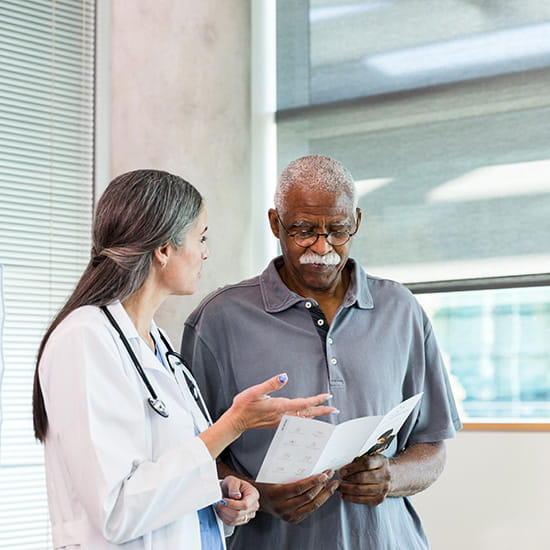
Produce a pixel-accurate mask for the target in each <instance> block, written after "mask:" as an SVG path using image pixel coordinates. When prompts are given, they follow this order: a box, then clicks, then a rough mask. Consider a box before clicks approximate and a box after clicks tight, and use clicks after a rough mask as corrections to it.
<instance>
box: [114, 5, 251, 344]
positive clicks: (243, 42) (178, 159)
mask: <svg viewBox="0 0 550 550" xmlns="http://www.w3.org/2000/svg"><path fill="white" fill-rule="evenodd" d="M111 6H112V12H111V29H112V34H111V40H112V59H111V63H112V66H111V89H112V94H111V95H112V103H111V143H112V146H111V177H114V176H115V175H118V174H120V173H122V172H125V171H127V170H132V169H136V168H159V169H164V170H168V171H172V172H174V173H176V174H179V175H181V176H182V177H184V178H185V179H187V180H189V181H190V182H191V183H193V184H194V185H195V186H196V187H197V188H198V189H199V190H200V191H201V193H202V194H203V195H204V196H205V199H206V207H207V210H208V214H209V231H208V239H209V240H208V245H209V247H210V251H211V258H210V259H209V260H208V261H207V263H206V265H205V267H204V270H203V278H202V280H201V285H200V288H199V291H198V292H197V294H196V295H195V296H192V297H181V298H180V297H177V298H176V297H174V298H170V299H169V300H168V301H167V302H166V303H165V304H164V305H163V307H162V309H161V310H160V311H159V314H158V315H157V320H158V322H159V324H160V325H161V326H163V327H166V329H167V330H168V332H169V334H170V337H171V338H172V341H173V343H174V345H176V346H179V341H180V335H181V328H182V326H183V321H184V319H185V317H186V316H187V314H188V313H189V312H190V311H191V309H192V307H193V306H194V305H195V304H196V303H197V302H198V300H199V298H200V297H201V296H203V295H204V294H205V292H206V291H208V290H211V289H214V288H217V287H218V286H220V285H222V284H224V283H226V282H230V281H236V280H239V279H241V278H242V277H243V276H245V275H244V273H243V266H245V265H247V261H246V260H247V258H248V256H249V253H250V250H249V247H250V240H249V216H250V211H251V204H250V201H251V199H250V197H251V192H250V154H249V149H250V125H251V124H250V92H249V84H250V5H249V1H248V0H232V1H231V2H219V1H217V0H201V1H200V2H198V1H196V0H154V1H151V0H112V2H111Z"/></svg>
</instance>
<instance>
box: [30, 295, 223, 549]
mask: <svg viewBox="0 0 550 550" xmlns="http://www.w3.org/2000/svg"><path fill="white" fill-rule="evenodd" d="M109 310H110V311H111V313H112V314H113V316H114V318H115V319H116V321H117V322H118V323H119V325H120V327H121V328H122V330H123V332H124V334H125V335H126V337H127V338H128V341H129V342H130V344H131V346H132V349H133V350H134V352H135V354H136V356H137V358H138V359H139V361H140V363H141V365H142V367H143V369H144V371H145V373H146V375H147V376H148V378H149V380H150V381H151V384H152V386H153V388H154V389H155V391H156V392H157V394H158V396H159V397H160V398H161V399H162V400H163V401H164V402H165V404H166V407H167V411H168V413H169V417H168V418H162V417H161V416H160V415H158V414H157V413H156V412H154V411H153V410H152V409H151V407H150V406H149V404H148V403H147V397H148V396H149V394H148V392H147V389H146V387H145V385H144V384H143V382H142V380H141V378H140V377H139V375H138V373H137V371H136V368H135V366H134V364H133V363H132V361H131V359H130V357H129V354H128V351H127V350H126V349H125V348H124V345H123V343H122V341H121V339H120V337H119V335H118V333H117V332H116V331H115V329H114V328H113V327H112V325H111V324H110V322H109V321H108V319H107V317H106V316H105V314H104V313H103V312H102V311H101V310H100V309H99V308H98V307H95V306H85V307H81V308H79V309H77V310H75V311H73V312H72V313H71V314H70V315H69V316H68V317H67V318H66V319H65V320H63V322H62V323H61V324H60V325H59V326H58V327H57V328H56V329H55V330H54V332H53V333H52V335H51V336H50V338H49V340H48V343H47V345H46V347H45V349H44V353H43V356H42V359H41V361H40V368H39V376H40V383H41V386H42V392H43V394H44V400H45V404H46V411H47V414H48V419H49V431H48V435H47V437H46V441H45V458H46V479H47V486H48V504H49V509H50V518H51V522H52V535H53V543H54V548H56V549H57V548H68V549H77V548H78V549H80V550H84V549H86V550H91V549H93V550H104V549H114V548H121V547H122V545H124V546H123V547H124V549H127V550H138V549H139V550H174V549H178V548H185V549H186V550H195V549H196V550H200V548H201V544H200V528H199V522H198V517H197V510H198V509H200V508H202V507H204V506H207V505H209V504H212V503H214V502H216V501H217V500H219V499H220V498H221V492H220V487H219V482H218V478H217V473H216V464H215V461H214V460H212V457H211V456H210V453H209V452H208V450H207V448H206V446H205V445H204V443H203V442H202V440H201V439H200V438H198V437H196V436H195V435H194V422H195V423H196V424H197V425H198V428H199V429H200V430H202V429H204V428H206V426H207V424H206V420H205V419H204V417H203V415H202V414H201V412H200V410H199V408H198V407H197V405H196V403H195V400H194V399H193V397H192V396H191V393H190V391H189V389H188V387H187V384H186V383H185V381H184V380H183V379H182V380H179V381H176V379H175V378H174V376H173V375H172V374H171V373H170V372H169V371H168V370H167V369H166V368H164V367H163V366H162V365H161V364H160V362H159V360H158V359H157V358H156V357H155V355H154V354H153V352H152V351H151V349H150V348H149V347H148V346H147V345H146V344H145V342H143V340H141V339H140V338H139V336H138V333H137V331H136V328H135V327H134V325H133V323H132V321H131V320H130V318H129V317H128V315H127V313H126V311H125V310H124V308H123V307H122V306H121V304H120V303H115V304H113V305H111V306H109ZM151 333H152V334H153V337H154V338H155V341H156V342H157V344H158V345H159V347H160V349H161V351H162V352H163V354H164V352H165V351H166V349H165V346H164V344H163V342H162V340H161V338H160V337H159V335H158V329H157V327H156V326H154V325H153V326H152V327H151ZM218 523H219V526H220V529H221V530H222V532H223V528H222V524H221V522H220V521H219V519H218ZM222 540H224V537H223V534H222Z"/></svg>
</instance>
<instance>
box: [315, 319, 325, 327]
mask: <svg viewBox="0 0 550 550" xmlns="http://www.w3.org/2000/svg"><path fill="white" fill-rule="evenodd" d="M317 324H318V325H319V326H320V327H322V326H323V325H324V324H325V322H324V321H323V319H319V320H318V321H317Z"/></svg>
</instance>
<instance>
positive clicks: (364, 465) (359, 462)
mask: <svg viewBox="0 0 550 550" xmlns="http://www.w3.org/2000/svg"><path fill="white" fill-rule="evenodd" d="M387 462H388V459H387V457H385V456H384V455H381V454H376V455H362V456H359V457H357V458H356V459H355V460H354V461H353V462H350V463H349V464H346V465H345V466H344V467H343V468H340V470H339V472H338V473H339V474H340V477H341V478H342V479H346V480H350V478H351V476H353V475H354V474H358V473H361V472H365V471H369V472H370V471H373V470H378V469H383V468H385V467H386V466H387Z"/></svg>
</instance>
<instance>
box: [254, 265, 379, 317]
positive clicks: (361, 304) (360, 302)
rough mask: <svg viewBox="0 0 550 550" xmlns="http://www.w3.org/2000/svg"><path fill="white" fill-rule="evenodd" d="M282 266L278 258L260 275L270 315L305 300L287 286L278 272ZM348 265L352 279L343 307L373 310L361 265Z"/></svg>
mask: <svg viewBox="0 0 550 550" xmlns="http://www.w3.org/2000/svg"><path fill="white" fill-rule="evenodd" d="M282 265H283V257H282V256H277V257H276V258H274V259H273V260H272V261H271V262H270V263H269V265H268V266H267V267H266V269H265V270H264V271H263V272H262V273H261V274H260V290H261V293H262V299H263V303H264V308H265V310H266V311H267V312H268V313H278V312H280V311H284V310H285V309H289V308H291V307H292V306H293V305H295V304H297V303H299V302H302V301H303V300H304V299H305V298H304V297H303V296H300V295H298V294H296V293H295V292H292V291H291V290H290V289H289V288H288V287H287V286H286V285H285V283H284V282H283V280H282V279H281V277H280V275H279V271H278V270H279V268H280V267H281V266H282ZM347 265H348V267H349V268H350V274H351V279H350V284H349V287H348V290H347V292H346V295H345V296H344V300H343V303H342V305H343V306H344V307H350V306H352V305H354V304H356V305H357V307H358V308H360V309H373V308H374V301H373V298H372V294H371V292H370V290H369V286H368V279H367V276H366V274H365V273H364V271H363V270H362V268H361V266H360V265H359V263H358V262H356V261H355V260H353V259H352V258H349V259H348V264H347Z"/></svg>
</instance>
